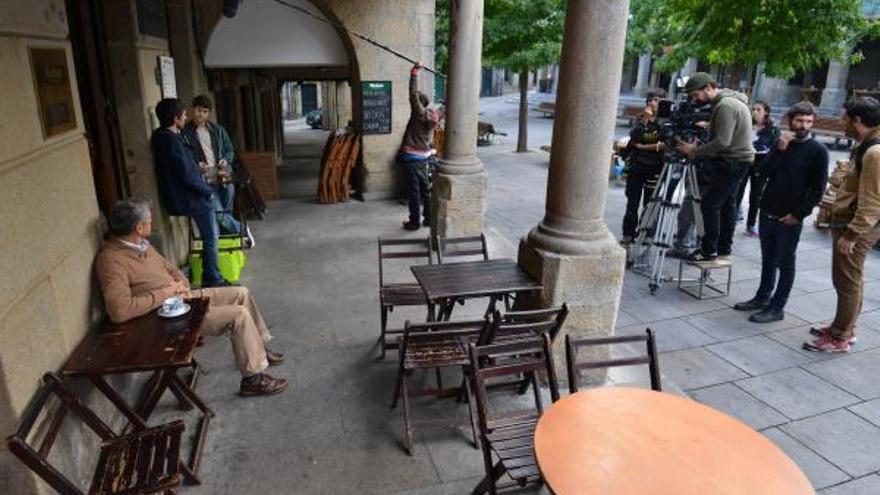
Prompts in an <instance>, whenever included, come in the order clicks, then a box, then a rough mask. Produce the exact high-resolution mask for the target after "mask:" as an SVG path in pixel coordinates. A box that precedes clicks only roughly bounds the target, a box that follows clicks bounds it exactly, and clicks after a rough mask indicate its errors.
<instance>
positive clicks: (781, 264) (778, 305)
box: [755, 213, 803, 310]
mask: <svg viewBox="0 0 880 495" xmlns="http://www.w3.org/2000/svg"><path fill="white" fill-rule="evenodd" d="M759 229H760V234H761V285H760V286H759V287H758V293H757V295H756V296H755V297H756V298H758V299H762V300H765V301H766V300H770V307H771V308H773V309H778V310H782V308H784V307H785V303H786V302H788V295H789V294H790V293H791V286H792V285H793V284H794V267H795V261H796V254H797V245H798V241H799V240H800V238H801V230H802V229H803V223H799V224H797V225H786V224H784V223H783V222H780V221H779V219H776V218H770V217H769V216H767V215H765V214H764V213H761V219H760V224H759ZM776 270H779V284H778V285H777V284H776ZM774 285H775V286H776V292H775V293H773V287H774ZM771 293H773V298H772V299H770V294H771Z"/></svg>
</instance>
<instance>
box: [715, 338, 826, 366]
mask: <svg viewBox="0 0 880 495" xmlns="http://www.w3.org/2000/svg"><path fill="white" fill-rule="evenodd" d="M707 349H709V350H710V351H712V352H713V353H715V354H717V355H718V356H720V357H721V358H723V359H724V360H725V361H727V362H729V363H731V364H733V365H735V366H736V367H737V368H739V369H741V370H743V371H745V372H746V373H748V374H750V375H752V376H755V375H762V374H764V373H770V372H771V371H778V370H781V369H785V368H792V367H794V366H797V365H799V364H802V363H806V362H809V361H810V358H809V357H808V356H804V355H803V354H799V353H797V352H795V351H793V350H791V349H789V348H787V347H785V346H784V345H782V344H780V343H778V342H776V341H775V340H773V339H770V338H767V337H765V336H763V335H756V336H754V337H746V338H743V339H737V340H731V341H728V342H722V343H719V344H712V345H710V346H708V347H707Z"/></svg>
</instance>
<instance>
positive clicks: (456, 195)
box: [431, 0, 487, 237]
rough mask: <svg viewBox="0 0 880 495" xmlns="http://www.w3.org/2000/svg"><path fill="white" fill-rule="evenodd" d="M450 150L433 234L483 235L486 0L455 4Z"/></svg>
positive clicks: (437, 193)
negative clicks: (480, 153)
mask: <svg viewBox="0 0 880 495" xmlns="http://www.w3.org/2000/svg"><path fill="white" fill-rule="evenodd" d="M450 21H451V26H450V43H449V73H448V75H449V80H448V82H447V98H446V104H447V106H446V148H445V150H444V155H443V159H442V160H441V162H440V169H439V171H438V173H437V174H436V175H435V178H434V190H433V194H432V210H431V212H432V213H431V216H432V217H433V218H432V219H431V233H432V234H436V235H438V236H440V237H456V236H462V235H474V234H479V233H481V232H483V230H484V226H485V218H486V202H487V193H486V180H487V177H486V172H485V171H484V170H483V164H482V162H480V159H479V158H477V112H478V110H479V107H480V79H481V75H482V70H481V67H480V62H481V57H480V53H481V50H482V44H483V0H451V2H450Z"/></svg>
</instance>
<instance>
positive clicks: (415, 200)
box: [397, 63, 443, 230]
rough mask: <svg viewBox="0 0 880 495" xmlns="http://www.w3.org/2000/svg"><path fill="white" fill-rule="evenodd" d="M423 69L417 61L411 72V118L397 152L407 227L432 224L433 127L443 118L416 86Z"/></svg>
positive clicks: (405, 227) (417, 227)
mask: <svg viewBox="0 0 880 495" xmlns="http://www.w3.org/2000/svg"><path fill="white" fill-rule="evenodd" d="M421 68H422V66H421V64H418V63H417V64H416V65H414V66H413V68H412V70H411V71H410V77H409V105H410V114H409V121H408V122H407V123H406V130H404V131H403V142H402V143H401V144H400V151H399V152H398V154H397V161H398V163H400V164H401V165H402V166H403V169H404V171H405V174H406V199H407V202H408V203H409V220H407V221H406V222H403V228H404V229H406V230H418V229H419V228H420V227H421V226H422V225H425V226H427V225H429V222H430V219H431V213H430V211H431V196H430V189H429V188H428V184H429V182H428V174H429V173H430V171H429V170H428V168H429V166H430V164H431V163H432V162H433V161H434V154H435V152H434V147H433V146H432V142H433V140H434V128H436V127H437V125H438V124H439V123H440V119H442V118H443V114H442V112H440V111H437V110H432V109H430V108H428V105H429V104H430V103H431V102H430V101H429V100H428V96H427V95H426V94H425V93H422V92H421V91H419V90H418V89H417V88H418V86H419V70H421ZM419 210H421V211H422V212H423V213H422V217H423V218H424V219H421V218H419V213H420V211H419Z"/></svg>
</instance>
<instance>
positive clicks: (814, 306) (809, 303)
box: [785, 290, 837, 323]
mask: <svg viewBox="0 0 880 495" xmlns="http://www.w3.org/2000/svg"><path fill="white" fill-rule="evenodd" d="M836 309H837V295H836V293H835V292H834V291H833V290H824V291H819V292H813V293H811V294H802V295H799V296H793V297H790V298H789V299H788V303H787V304H786V305H785V311H786V312H787V313H791V314H793V315H794V316H796V317H798V318H800V319H802V320H804V321H806V322H808V323H814V322H821V321H826V320H830V319H831V318H833V317H834V312H835V310H836Z"/></svg>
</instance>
